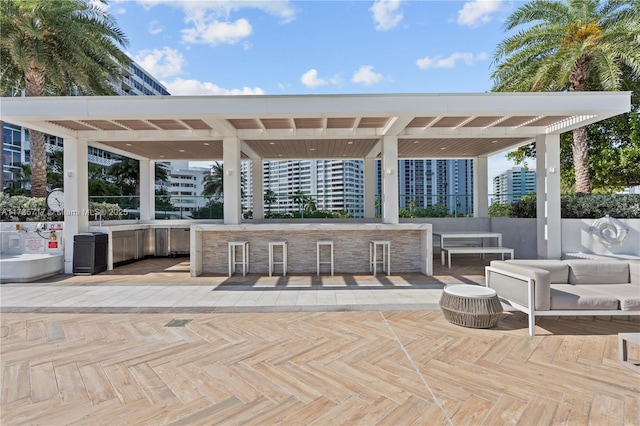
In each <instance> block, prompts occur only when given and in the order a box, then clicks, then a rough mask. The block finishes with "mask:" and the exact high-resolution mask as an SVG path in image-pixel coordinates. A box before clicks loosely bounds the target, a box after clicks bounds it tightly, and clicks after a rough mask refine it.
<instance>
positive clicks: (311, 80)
mask: <svg viewBox="0 0 640 426" xmlns="http://www.w3.org/2000/svg"><path fill="white" fill-rule="evenodd" d="M300 81H301V82H302V84H304V85H305V86H307V87H310V88H312V89H313V88H316V87H318V86H324V85H325V84H327V80H324V79H322V78H318V70H316V69H315V68H311V69H310V70H309V71H307V72H306V73H304V74H302V77H301V78H300Z"/></svg>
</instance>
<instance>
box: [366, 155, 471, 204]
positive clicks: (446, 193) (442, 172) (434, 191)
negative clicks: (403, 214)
mask: <svg viewBox="0 0 640 426" xmlns="http://www.w3.org/2000/svg"><path fill="white" fill-rule="evenodd" d="M398 163H399V164H398V166H399V167H398V171H399V172H398V187H399V188H398V190H399V201H400V208H403V209H408V210H413V209H423V208H427V207H434V206H436V205H441V206H446V208H447V211H448V212H449V213H450V214H454V215H455V214H462V215H470V214H473V161H471V160H400V161H399V162H398ZM378 185H380V184H378ZM378 188H379V186H378Z"/></svg>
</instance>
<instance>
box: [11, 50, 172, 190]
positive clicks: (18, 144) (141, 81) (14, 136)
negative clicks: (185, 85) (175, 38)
mask: <svg viewBox="0 0 640 426" xmlns="http://www.w3.org/2000/svg"><path fill="white" fill-rule="evenodd" d="M110 84H111V86H112V87H113V89H114V90H115V91H116V92H117V93H118V94H120V95H123V96H142V95H169V92H168V91H167V89H166V88H165V87H164V86H163V85H162V83H160V81H158V80H157V79H156V78H154V77H153V76H152V75H151V74H149V73H148V72H146V71H145V70H144V69H142V68H141V67H140V66H139V65H138V64H136V63H135V62H131V64H130V65H129V66H128V67H123V69H122V78H121V79H117V80H116V79H111V80H110ZM2 127H3V139H2V150H3V161H2V177H3V179H2V181H3V182H4V185H5V187H6V186H7V184H8V183H9V182H10V181H11V180H12V179H13V178H14V174H15V173H20V168H21V165H22V164H28V163H29V160H30V158H29V154H30V145H29V131H28V129H25V128H22V127H20V126H16V125H13V124H11V123H7V122H3V123H2ZM45 138H46V144H45V147H46V150H47V153H48V155H50V156H51V155H53V153H54V152H55V151H62V144H63V140H62V138H59V137H56V136H52V135H45ZM88 159H89V164H97V165H99V166H101V167H108V166H110V165H111V164H113V163H114V162H115V160H114V159H113V158H112V155H111V153H110V152H108V151H104V150H102V149H98V148H93V147H89V152H88Z"/></svg>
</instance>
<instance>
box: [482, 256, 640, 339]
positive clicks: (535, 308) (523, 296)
mask: <svg viewBox="0 0 640 426" xmlns="http://www.w3.org/2000/svg"><path fill="white" fill-rule="evenodd" d="M485 269H486V271H485V272H486V286H487V287H490V288H492V289H494V290H495V291H496V292H497V293H498V296H499V297H500V298H501V299H503V300H505V301H507V302H508V303H509V304H510V305H511V306H512V307H513V308H515V309H518V310H520V311H522V312H525V313H526V314H528V315H529V335H531V336H533V335H535V321H536V317H537V316H562V315H568V316H578V315H640V261H635V260H584V259H580V260H523V259H518V260H506V261H501V260H494V261H492V262H491V264H490V266H487V267H486V268H485Z"/></svg>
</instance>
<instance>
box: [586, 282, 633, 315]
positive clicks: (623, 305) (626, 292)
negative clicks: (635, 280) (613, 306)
mask: <svg viewBox="0 0 640 426" xmlns="http://www.w3.org/2000/svg"><path fill="white" fill-rule="evenodd" d="M589 289H590V290H594V291H597V292H599V293H601V294H606V295H609V296H615V297H617V298H618V300H619V301H620V309H622V310H623V311H640V286H638V285H634V284H590V285H589Z"/></svg>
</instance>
